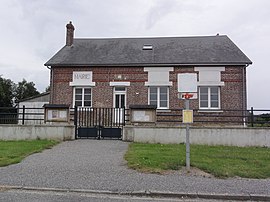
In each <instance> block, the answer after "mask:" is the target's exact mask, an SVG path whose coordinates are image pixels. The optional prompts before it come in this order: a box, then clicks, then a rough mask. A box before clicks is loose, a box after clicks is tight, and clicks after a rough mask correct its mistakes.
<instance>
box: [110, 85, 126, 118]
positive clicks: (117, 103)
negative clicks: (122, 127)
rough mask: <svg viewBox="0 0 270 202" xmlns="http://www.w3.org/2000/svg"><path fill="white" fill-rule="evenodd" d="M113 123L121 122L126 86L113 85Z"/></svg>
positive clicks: (124, 105) (123, 112)
mask: <svg viewBox="0 0 270 202" xmlns="http://www.w3.org/2000/svg"><path fill="white" fill-rule="evenodd" d="M113 101H114V104H113V105H114V108H115V111H114V123H123V121H124V120H123V117H124V114H125V107H126V88H125V87H120V86H116V87H114V99H113Z"/></svg>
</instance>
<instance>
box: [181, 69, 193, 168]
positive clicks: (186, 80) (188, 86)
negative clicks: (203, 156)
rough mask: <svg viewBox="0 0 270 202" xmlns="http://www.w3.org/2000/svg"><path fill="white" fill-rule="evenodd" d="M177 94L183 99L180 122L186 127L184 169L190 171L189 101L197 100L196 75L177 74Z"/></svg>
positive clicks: (191, 115) (190, 115)
mask: <svg viewBox="0 0 270 202" xmlns="http://www.w3.org/2000/svg"><path fill="white" fill-rule="evenodd" d="M178 92H179V93H180V96H179V98H180V99H185V110H183V113H182V115H183V116H182V117H183V118H182V120H183V121H182V122H183V123H184V124H185V125H186V168H187V170H190V142H189V124H191V123H193V110H190V109H189V100H190V99H197V74H196V73H183V74H178Z"/></svg>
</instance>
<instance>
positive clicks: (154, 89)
mask: <svg viewBox="0 0 270 202" xmlns="http://www.w3.org/2000/svg"><path fill="white" fill-rule="evenodd" d="M150 104H152V105H157V87H150Z"/></svg>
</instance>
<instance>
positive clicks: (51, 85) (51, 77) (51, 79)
mask: <svg viewBox="0 0 270 202" xmlns="http://www.w3.org/2000/svg"><path fill="white" fill-rule="evenodd" d="M47 68H48V69H49V70H50V104H52V94H53V75H52V74H53V73H52V68H51V67H50V66H47Z"/></svg>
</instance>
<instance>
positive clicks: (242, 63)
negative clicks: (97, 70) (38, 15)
mask: <svg viewBox="0 0 270 202" xmlns="http://www.w3.org/2000/svg"><path fill="white" fill-rule="evenodd" d="M251 64H252V62H251V61H250V62H224V63H150V64H149V63H115V64H94V63H93V64H63V63H62V64H56V63H45V64H44V65H45V66H51V67H89V66H91V67H104V66H105V67H119V66H121V67H125V66H128V67H130V66H149V67H154V66H228V65H236V66H243V65H251Z"/></svg>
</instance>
